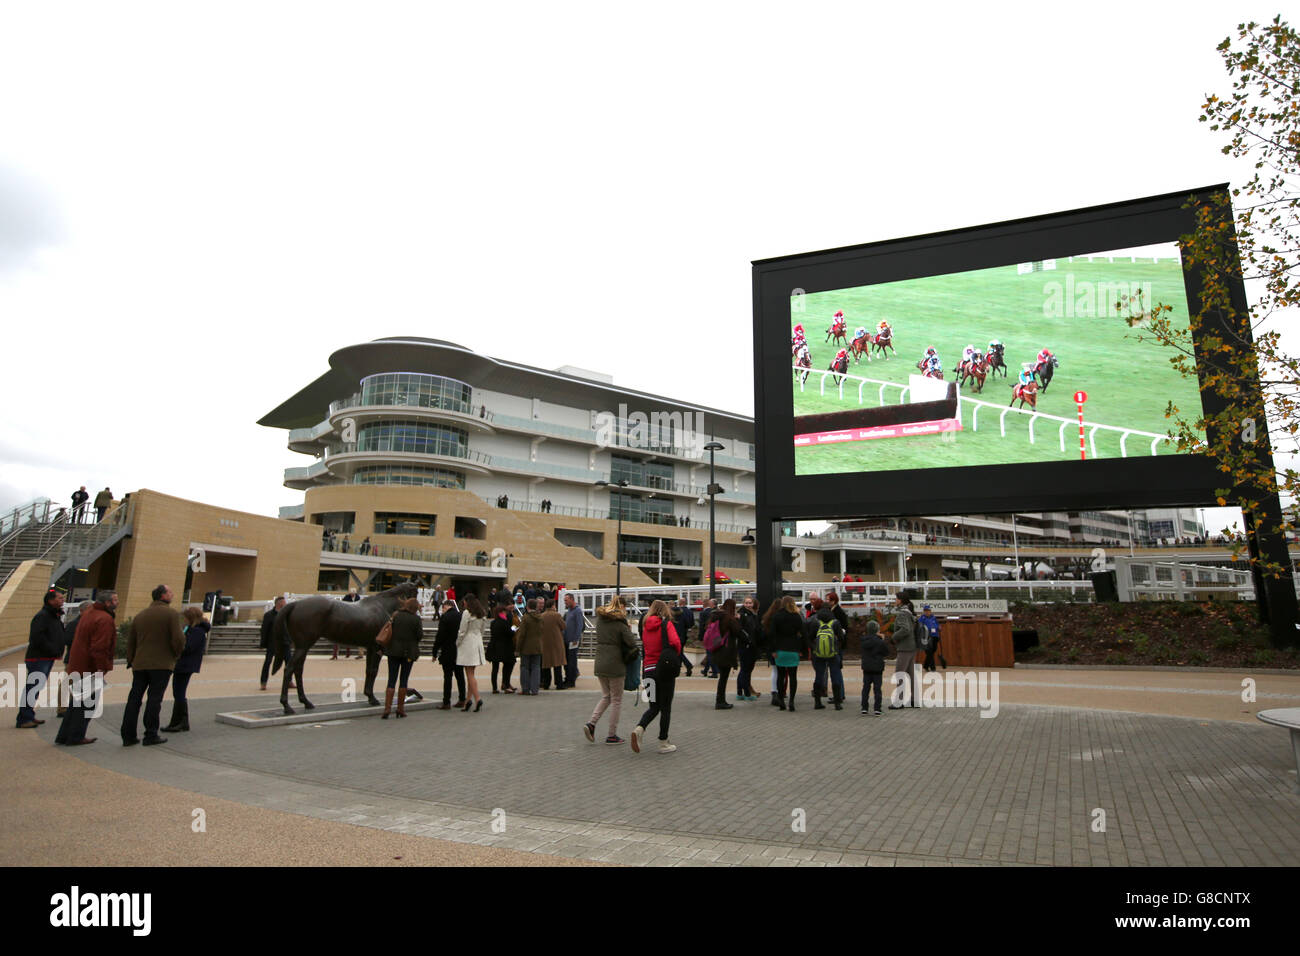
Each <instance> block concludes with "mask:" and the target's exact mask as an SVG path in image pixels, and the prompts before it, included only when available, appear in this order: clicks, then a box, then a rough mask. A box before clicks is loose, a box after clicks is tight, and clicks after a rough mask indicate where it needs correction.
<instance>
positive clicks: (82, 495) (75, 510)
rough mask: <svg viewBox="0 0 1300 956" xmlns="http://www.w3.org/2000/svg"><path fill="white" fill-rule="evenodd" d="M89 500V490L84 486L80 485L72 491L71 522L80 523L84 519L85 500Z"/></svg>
mask: <svg viewBox="0 0 1300 956" xmlns="http://www.w3.org/2000/svg"><path fill="white" fill-rule="evenodd" d="M89 500H90V492H89V491H87V490H86V486H85V485H82V486H81V487H80V488H78V489H77V490H76V491H74V492H73V493H72V523H73V524H81V522H83V521H85V520H86V502H87V501H89Z"/></svg>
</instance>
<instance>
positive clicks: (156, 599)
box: [122, 584, 185, 747]
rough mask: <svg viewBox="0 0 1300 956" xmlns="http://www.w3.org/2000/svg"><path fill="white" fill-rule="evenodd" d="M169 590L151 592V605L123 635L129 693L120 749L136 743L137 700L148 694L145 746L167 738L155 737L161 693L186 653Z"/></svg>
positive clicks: (123, 715)
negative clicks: (129, 671) (183, 652)
mask: <svg viewBox="0 0 1300 956" xmlns="http://www.w3.org/2000/svg"><path fill="white" fill-rule="evenodd" d="M171 603H172V590H171V588H169V587H168V586H167V585H165V584H160V585H158V586H157V587H156V588H154V589H153V603H152V604H150V605H149V606H148V607H147V608H145V609H144V610H143V611H141V612H140V613H139V614H137V615H136V616H135V617H134V618H132V619H131V626H130V628H128V630H127V635H126V666H127V667H129V668H130V669H131V672H132V675H133V676H132V678H131V693H130V695H129V696H128V697H127V699H126V711H125V712H124V713H123V714H122V746H124V747H130V746H131V745H132V744H136V743H139V742H140V740H139V738H138V737H137V736H136V730H137V727H138V726H139V724H138V721H139V717H140V700H141V698H143V697H144V696H145V692H146V691H148V693H149V698H148V700H147V701H146V702H145V705H144V744H145V746H146V747H148V746H150V745H152V744H160V743H163V742H165V741H166V739H167V738H165V737H160V736H158V723H159V720H160V715H161V713H162V699H163V692H164V691H166V690H167V681H168V680H170V679H171V676H172V670H173V668H175V667H176V658H178V657H180V654H181V651H183V650H185V635H184V634H182V633H181V616H180V615H179V614H177V613H176V612H175V611H174V610H172V607H171Z"/></svg>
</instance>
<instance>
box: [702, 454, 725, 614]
mask: <svg viewBox="0 0 1300 956" xmlns="http://www.w3.org/2000/svg"><path fill="white" fill-rule="evenodd" d="M726 447H727V446H726V445H724V444H722V442H720V441H711V442H709V443H708V444H707V445H705V446H704V450H705V451H707V452H708V453H709V600H710V601H713V600H715V599H716V597H717V591H718V582H717V580H716V578H717V572H716V571H715V570H714V568H715V567H716V562H715V561H714V558H713V499H714V498H715V497H716V496H717V495H719V494H721V493H722V486H721V485H719V484H718V483H717V482H716V481H714V480H713V479H714V475H713V454H714V452H719V451H722V449H724V448H726Z"/></svg>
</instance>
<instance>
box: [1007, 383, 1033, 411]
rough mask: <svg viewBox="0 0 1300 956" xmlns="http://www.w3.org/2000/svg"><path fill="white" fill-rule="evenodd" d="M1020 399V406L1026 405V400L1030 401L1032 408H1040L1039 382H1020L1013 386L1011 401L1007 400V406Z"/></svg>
mask: <svg viewBox="0 0 1300 956" xmlns="http://www.w3.org/2000/svg"><path fill="white" fill-rule="evenodd" d="M1016 399H1019V400H1020V407H1021V408H1024V407H1025V402H1028V403H1029V407H1030V408H1035V409H1036V408H1038V384H1037V383H1036V382H1030V383H1029V384H1028V385H1021V384H1020V383H1019V382H1016V384H1014V385H1012V386H1011V401H1009V402H1007V408H1010V407H1011V406H1012V405H1014V404H1015V403H1016Z"/></svg>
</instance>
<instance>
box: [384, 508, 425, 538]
mask: <svg viewBox="0 0 1300 956" xmlns="http://www.w3.org/2000/svg"><path fill="white" fill-rule="evenodd" d="M437 523H438V517H437V515H422V514H409V513H404V512H397V511H377V512H375V534H423V535H432V534H433V533H434V529H435V528H436V527H437Z"/></svg>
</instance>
